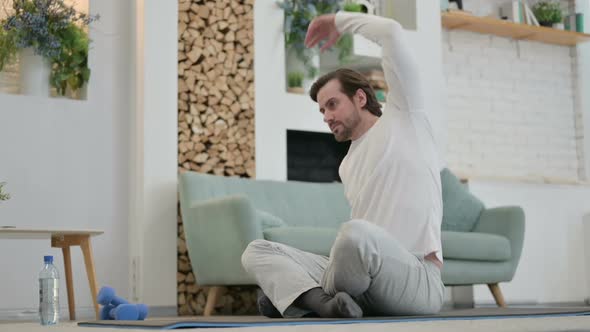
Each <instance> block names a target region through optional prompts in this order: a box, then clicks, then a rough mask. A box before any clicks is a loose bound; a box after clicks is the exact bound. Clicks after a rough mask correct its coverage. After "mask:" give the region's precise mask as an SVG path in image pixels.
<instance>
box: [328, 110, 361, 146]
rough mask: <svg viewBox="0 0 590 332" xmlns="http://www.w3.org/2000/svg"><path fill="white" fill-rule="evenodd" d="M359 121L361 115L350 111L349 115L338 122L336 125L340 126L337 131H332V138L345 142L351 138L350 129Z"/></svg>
mask: <svg viewBox="0 0 590 332" xmlns="http://www.w3.org/2000/svg"><path fill="white" fill-rule="evenodd" d="M360 122H361V117H360V116H359V114H358V113H356V112H355V113H352V115H351V117H350V118H348V119H344V121H343V122H339V123H338V124H337V125H336V127H340V128H341V129H340V131H338V133H333V134H334V138H335V139H336V141H338V142H346V141H349V140H351V139H352V130H353V129H354V128H356V127H357V126H358V125H359V123H360Z"/></svg>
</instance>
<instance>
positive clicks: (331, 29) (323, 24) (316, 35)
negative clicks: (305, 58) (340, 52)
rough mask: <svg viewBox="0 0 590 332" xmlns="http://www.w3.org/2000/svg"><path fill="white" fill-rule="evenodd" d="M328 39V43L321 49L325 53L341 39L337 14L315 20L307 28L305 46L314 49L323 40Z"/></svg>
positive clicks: (322, 16)
mask: <svg viewBox="0 0 590 332" xmlns="http://www.w3.org/2000/svg"><path fill="white" fill-rule="evenodd" d="M324 39H327V41H326V43H325V44H324V45H323V46H322V47H321V48H320V51H322V52H323V51H325V50H327V49H328V48H330V47H331V46H332V45H334V44H336V42H337V41H338V39H340V32H338V29H337V28H336V14H326V15H321V16H318V17H316V18H314V19H313V20H312V21H311V23H310V24H309V27H308V28H307V35H306V36H305V46H306V47H308V48H311V47H314V46H315V45H317V44H318V43H319V42H321V41H322V40H324Z"/></svg>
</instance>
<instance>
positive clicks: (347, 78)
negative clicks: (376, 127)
mask: <svg viewBox="0 0 590 332" xmlns="http://www.w3.org/2000/svg"><path fill="white" fill-rule="evenodd" d="M333 79H337V80H338V81H339V82H340V85H341V91H342V93H344V94H345V95H347V96H348V98H350V99H352V97H353V96H354V95H355V94H356V92H357V90H358V89H361V90H363V91H364V92H365V94H366V95H367V103H366V104H365V107H364V108H366V109H367V110H368V111H369V112H371V113H372V114H374V115H376V116H381V114H383V113H382V112H381V104H380V103H379V101H377V97H376V96H375V91H374V90H373V88H372V87H371V84H370V83H369V81H368V80H367V79H366V78H365V77H364V76H363V75H362V74H361V73H359V72H357V71H355V70H352V69H348V68H341V69H337V70H335V71H332V72H329V73H327V74H325V75H324V76H322V77H320V78H318V80H317V81H315V83H313V85H312V86H311V90H310V91H309V96H310V97H311V99H313V101H315V102H316V103H317V102H318V92H319V91H320V89H321V88H323V87H324V85H326V84H327V83H328V82H329V81H331V80H333Z"/></svg>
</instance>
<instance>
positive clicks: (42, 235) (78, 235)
mask: <svg viewBox="0 0 590 332" xmlns="http://www.w3.org/2000/svg"><path fill="white" fill-rule="evenodd" d="M102 233H104V232H103V231H99V230H65V229H27V228H15V227H8V228H7V227H0V239H21V240H30V239H46V238H49V239H51V247H52V248H61V252H62V254H63V256H64V268H65V271H64V272H65V276H66V287H67V291H68V309H69V313H70V320H75V319H76V304H75V300H74V280H73V278H72V260H71V255H70V247H71V246H80V248H81V249H82V254H83V255H84V265H85V266H86V274H87V275H88V283H89V284H90V293H91V294H92V302H93V305H94V312H95V314H96V319H99V312H98V303H97V302H96V296H97V294H98V286H97V283H96V270H95V268H94V257H93V256H92V246H91V245H90V238H91V237H92V236H96V235H100V234H102Z"/></svg>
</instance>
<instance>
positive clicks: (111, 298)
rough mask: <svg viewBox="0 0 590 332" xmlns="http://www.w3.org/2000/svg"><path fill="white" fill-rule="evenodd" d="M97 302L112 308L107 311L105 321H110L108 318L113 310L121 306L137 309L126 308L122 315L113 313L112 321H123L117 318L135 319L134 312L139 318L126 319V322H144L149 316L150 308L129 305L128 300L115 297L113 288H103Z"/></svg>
mask: <svg viewBox="0 0 590 332" xmlns="http://www.w3.org/2000/svg"><path fill="white" fill-rule="evenodd" d="M96 302H98V303H99V304H102V305H103V306H105V307H106V306H109V305H110V306H112V308H110V309H108V310H107V309H105V310H106V312H105V315H104V317H105V319H109V318H108V317H110V316H111V315H110V312H111V311H113V310H112V309H116V307H118V306H121V305H130V306H134V307H135V309H130V307H127V306H125V308H124V309H121V313H118V311H117V312H115V311H113V315H112V317H113V318H112V319H123V318H116V317H123V316H125V317H135V314H134V312H137V317H136V318H130V319H127V318H125V320H144V319H145V318H146V317H147V315H148V311H149V309H148V306H147V305H145V304H137V305H136V304H129V302H127V300H125V299H124V298H121V297H119V296H117V295H115V290H114V289H113V288H112V287H107V286H105V287H102V288H101V289H100V291H99V292H98V296H97V297H96ZM103 309H104V308H103ZM101 317H102V315H101Z"/></svg>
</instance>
